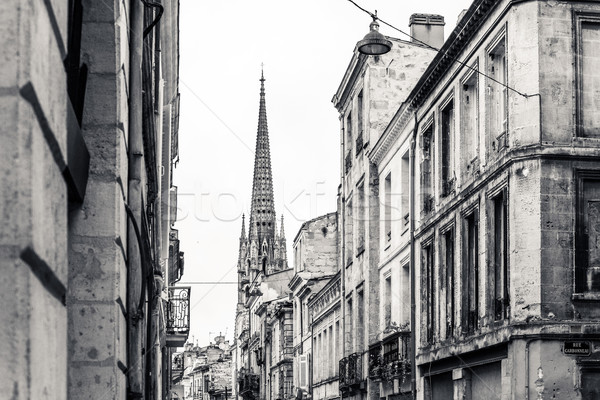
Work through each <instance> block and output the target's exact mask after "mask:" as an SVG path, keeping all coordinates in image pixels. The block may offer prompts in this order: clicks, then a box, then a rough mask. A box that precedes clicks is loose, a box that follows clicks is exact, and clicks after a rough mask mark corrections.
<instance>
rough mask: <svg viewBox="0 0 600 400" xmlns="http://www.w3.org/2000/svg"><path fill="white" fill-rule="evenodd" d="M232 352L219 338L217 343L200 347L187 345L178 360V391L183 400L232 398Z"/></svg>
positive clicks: (222, 339) (227, 343)
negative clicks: (179, 371) (179, 372)
mask: <svg viewBox="0 0 600 400" xmlns="http://www.w3.org/2000/svg"><path fill="white" fill-rule="evenodd" d="M231 353H232V349H231V347H230V345H229V341H226V340H225V338H224V337H223V336H217V337H216V338H215V342H214V343H212V342H211V343H210V344H209V345H208V346H204V347H199V346H194V345H193V344H191V343H186V345H185V349H184V351H183V352H182V353H178V354H176V355H175V356H174V360H175V365H174V371H178V370H179V369H181V375H179V376H176V378H175V381H174V382H173V383H174V388H175V389H176V392H177V393H178V395H179V397H178V398H180V399H185V400H194V399H201V400H226V399H229V398H231V396H232V394H231V393H232V389H233V388H232V386H231V374H232V363H231V360H232V358H231Z"/></svg>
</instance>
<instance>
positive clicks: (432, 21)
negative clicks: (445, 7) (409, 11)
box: [408, 14, 445, 49]
mask: <svg viewBox="0 0 600 400" xmlns="http://www.w3.org/2000/svg"><path fill="white" fill-rule="evenodd" d="M444 25H445V22H444V17H443V16H442V15H437V14H413V15H411V16H410V19H409V21H408V26H409V27H410V35H411V36H412V37H413V39H412V41H413V42H416V43H419V42H423V43H427V44H428V45H429V46H431V47H434V48H436V49H439V48H441V47H442V46H443V45H444ZM415 39H416V40H415Z"/></svg>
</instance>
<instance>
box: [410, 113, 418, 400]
mask: <svg viewBox="0 0 600 400" xmlns="http://www.w3.org/2000/svg"><path fill="white" fill-rule="evenodd" d="M418 129H419V122H418V121H417V112H416V111H415V127H414V130H413V136H412V139H411V141H410V197H409V203H410V205H409V208H410V239H409V240H410V332H411V335H410V370H411V374H410V392H411V396H412V398H413V399H416V398H417V397H416V396H417V359H416V354H417V340H416V337H415V335H416V332H417V330H416V327H417V321H416V310H415V308H416V293H415V258H416V257H415V150H416V147H417V146H416V143H417V132H418Z"/></svg>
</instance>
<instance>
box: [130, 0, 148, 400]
mask: <svg viewBox="0 0 600 400" xmlns="http://www.w3.org/2000/svg"><path fill="white" fill-rule="evenodd" d="M130 15H131V25H130V30H131V42H130V53H129V62H130V71H129V76H130V78H129V85H130V86H129V94H130V98H129V171H128V172H129V175H128V182H127V193H128V204H129V208H130V211H131V214H132V218H130V220H129V224H128V227H127V257H128V266H127V275H128V276H127V310H128V327H129V334H128V338H127V339H128V349H127V350H128V354H127V356H128V360H127V363H128V371H127V376H128V395H127V397H128V399H141V398H143V396H144V375H143V372H142V371H143V370H144V365H143V364H144V358H143V354H142V348H143V347H144V329H143V328H144V326H143V325H144V323H143V310H144V305H143V304H142V303H141V302H142V301H144V299H143V297H142V295H143V293H142V287H143V285H144V282H143V281H144V279H145V276H144V275H143V266H142V259H141V255H140V251H141V243H138V241H137V238H136V235H135V230H134V229H135V222H133V221H132V219H137V220H140V221H141V215H142V182H141V179H142V157H143V139H142V45H143V41H142V30H143V21H144V20H143V18H144V16H143V9H142V3H141V2H139V1H132V2H131V11H130Z"/></svg>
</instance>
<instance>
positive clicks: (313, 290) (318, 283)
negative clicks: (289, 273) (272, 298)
mask: <svg viewBox="0 0 600 400" xmlns="http://www.w3.org/2000/svg"><path fill="white" fill-rule="evenodd" d="M337 218H338V217H337V213H335V212H334V213H329V214H326V215H323V216H320V217H317V218H314V219H312V220H310V221H307V222H305V223H303V224H302V226H301V227H300V229H299V230H298V234H297V235H296V238H295V239H294V276H293V278H292V279H291V280H290V282H289V288H290V290H291V291H292V296H293V318H294V330H293V344H294V380H293V388H294V393H293V396H294V397H296V398H306V397H307V396H309V395H310V394H311V393H312V392H311V390H312V380H313V377H314V374H313V365H315V366H316V365H318V363H319V362H320V361H322V360H320V359H318V358H314V357H313V352H312V345H313V329H312V313H311V312H310V308H309V303H310V301H311V299H312V298H313V297H314V296H315V295H316V294H317V293H318V292H319V291H320V290H321V289H322V288H323V287H324V286H325V285H326V284H327V282H328V281H329V280H330V279H331V277H333V276H334V275H335V274H336V272H337V271H338V243H339V232H338V223H337V222H338V221H337ZM338 342H339V340H338ZM327 361H330V362H333V361H331V360H327ZM335 363H336V364H337V361H336V362H335ZM315 368H316V367H315Z"/></svg>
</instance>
